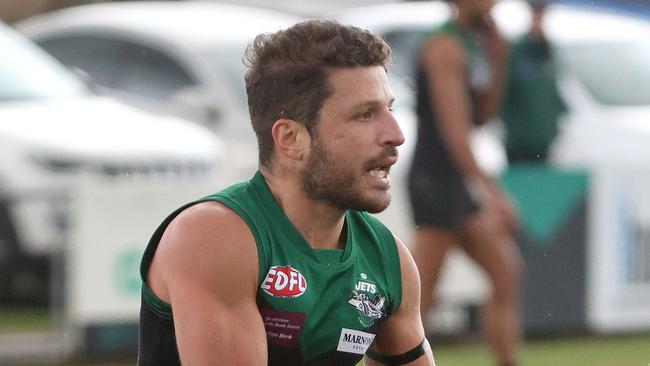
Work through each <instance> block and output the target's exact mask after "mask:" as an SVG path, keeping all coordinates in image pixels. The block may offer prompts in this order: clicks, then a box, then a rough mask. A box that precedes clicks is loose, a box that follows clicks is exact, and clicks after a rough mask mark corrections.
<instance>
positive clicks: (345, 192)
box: [300, 133, 391, 213]
mask: <svg viewBox="0 0 650 366" xmlns="http://www.w3.org/2000/svg"><path fill="white" fill-rule="evenodd" d="M300 179H301V181H302V187H303V189H304V190H305V193H306V194H307V196H308V197H309V198H311V199H314V200H317V201H325V202H328V203H330V204H332V205H333V206H335V207H338V208H340V209H342V210H347V209H352V210H357V211H367V212H370V213H379V212H382V211H383V210H385V209H386V207H388V205H389V204H390V198H391V197H390V192H386V194H385V196H384V197H383V198H381V197H376V198H374V199H373V198H372V197H368V198H364V197H363V196H362V195H361V193H360V192H359V191H358V190H357V187H358V185H359V182H358V177H357V176H356V175H355V174H354V169H353V168H351V167H350V166H347V165H345V162H344V161H339V162H337V161H335V160H334V159H331V158H330V156H329V155H328V153H327V151H326V149H325V148H324V147H323V146H322V144H321V143H320V141H319V139H318V136H317V135H316V133H314V134H313V136H312V146H311V151H310V154H309V160H308V161H307V165H306V166H305V168H304V169H303V170H302V171H301V172H300Z"/></svg>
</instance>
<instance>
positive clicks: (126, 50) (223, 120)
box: [16, 1, 302, 181]
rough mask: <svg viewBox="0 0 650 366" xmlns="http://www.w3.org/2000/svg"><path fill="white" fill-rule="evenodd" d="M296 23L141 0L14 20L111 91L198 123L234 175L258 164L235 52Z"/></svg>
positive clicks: (206, 5) (221, 8) (272, 15)
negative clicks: (221, 148) (219, 143)
mask: <svg viewBox="0 0 650 366" xmlns="http://www.w3.org/2000/svg"><path fill="white" fill-rule="evenodd" d="M301 20H302V18H300V17H298V16H295V15H290V14H286V13H282V12H278V11H272V10H267V9H262V8H256V7H251V6H242V5H236V4H225V3H218V2H209V1H182V2H175V1H173V2H172V1H164V2H163V1H142V2H119V3H118V2H115V3H100V4H90V5H83V6H77V7H72V8H67V9H63V10H59V11H55V12H52V13H48V14H43V15H40V16H35V17H32V18H29V19H26V20H24V21H21V22H19V23H17V24H16V26H17V28H18V29H19V30H21V31H22V32H24V33H25V34H27V35H28V36H29V37H30V38H32V39H33V40H34V41H36V43H38V44H39V45H40V46H41V47H43V48H44V49H46V50H47V51H48V52H50V53H51V54H52V55H54V56H55V57H56V58H57V59H59V60H60V61H61V62H62V63H63V64H65V65H67V66H69V67H74V68H78V69H81V70H82V71H84V72H85V73H87V74H88V75H89V76H90V78H91V79H92V81H93V82H94V83H96V84H98V85H99V86H100V87H102V89H103V91H105V92H107V93H109V94H110V95H113V96H117V97H119V98H120V99H122V100H123V101H126V102H129V103H132V104H135V105H137V106H140V107H144V108H147V109H150V110H153V111H156V112H159V113H164V114H173V115H178V116H182V117H185V118H187V119H190V120H193V121H197V122H199V123H201V124H204V125H207V126H208V127H209V128H211V129H212V130H213V131H214V132H215V133H216V134H217V135H218V136H220V137H221V138H222V140H223V141H224V143H225V145H226V147H227V150H228V151H229V152H230V153H231V156H232V158H231V159H229V161H228V163H229V164H230V165H231V167H232V171H234V172H235V173H234V175H233V176H232V181H237V180H241V179H248V178H250V176H251V175H252V172H253V171H254V170H255V169H256V167H257V143H256V139H255V135H254V133H253V130H252V128H251V125H250V122H249V118H248V103H247V98H246V91H245V85H244V72H245V70H246V69H245V65H244V62H243V54H244V50H245V48H246V46H247V45H248V43H249V42H250V41H252V40H253V38H254V37H255V36H256V35H257V34H259V33H266V32H273V31H276V30H280V29H283V28H287V27H289V26H291V25H292V24H294V23H296V22H299V21H301Z"/></svg>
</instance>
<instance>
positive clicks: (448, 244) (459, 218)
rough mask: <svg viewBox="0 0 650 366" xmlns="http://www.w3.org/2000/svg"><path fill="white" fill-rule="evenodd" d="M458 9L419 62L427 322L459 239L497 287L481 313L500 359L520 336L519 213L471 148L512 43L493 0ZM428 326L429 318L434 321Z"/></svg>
mask: <svg viewBox="0 0 650 366" xmlns="http://www.w3.org/2000/svg"><path fill="white" fill-rule="evenodd" d="M454 3H455V5H456V12H455V16H454V17H453V19H451V20H450V21H448V22H447V23H445V24H443V25H442V26H440V27H439V28H436V29H435V30H433V31H432V32H431V33H430V34H428V36H427V38H426V40H425V41H424V43H423V44H422V47H421V50H420V53H419V56H418V65H417V69H418V72H417V80H416V82H417V114H418V137H417V142H416V147H415V151H414V157H413V163H412V166H411V171H410V173H409V183H408V186H409V194H410V198H411V204H412V208H413V214H414V221H415V225H416V232H415V243H414V245H413V247H412V253H413V257H414V259H415V262H416V264H417V266H418V269H419V271H420V276H421V281H422V282H421V285H422V300H421V312H422V317H423V319H424V322H425V325H426V324H427V322H428V320H429V313H430V311H431V309H432V307H433V305H434V295H435V292H436V291H435V286H436V283H437V282H438V279H439V276H440V269H441V267H442V265H443V261H444V258H445V256H446V254H447V253H448V252H449V250H450V249H451V248H453V247H454V246H460V247H461V248H462V249H463V250H464V251H465V252H466V253H467V255H468V256H469V257H470V258H471V259H473V260H474V261H475V262H476V263H477V264H478V265H479V266H480V267H482V268H483V270H484V271H485V273H486V274H487V276H488V278H489V280H490V282H491V284H492V292H491V295H490V297H489V299H488V301H487V303H486V304H484V306H483V309H482V315H481V322H482V326H483V331H484V334H485V337H486V340H487V341H488V342H489V345H490V346H491V348H492V350H493V352H494V354H495V356H496V359H497V361H498V364H499V365H501V366H506V365H507V366H512V365H515V364H516V360H517V350H518V347H519V344H520V333H521V332H520V323H521V320H520V309H519V307H520V288H519V287H520V276H521V267H522V262H521V256H520V253H519V249H518V247H517V245H516V243H515V241H514V240H513V238H512V233H513V231H514V230H516V229H517V228H518V225H519V224H518V214H517V212H516V210H515V208H514V206H513V204H512V201H511V199H510V197H509V196H508V194H507V193H506V192H504V191H503V190H502V188H501V187H500V186H499V184H498V183H497V182H495V181H494V180H493V179H492V178H491V177H490V176H488V175H487V174H486V173H484V172H483V171H482V170H481V168H480V167H479V165H478V164H477V161H476V160H475V158H474V156H473V155H472V150H471V149H470V144H469V138H470V132H471V129H472V127H473V125H474V123H476V124H483V123H486V122H488V121H489V120H490V119H492V118H494V117H496V116H498V114H499V108H500V106H501V105H502V97H503V91H504V82H505V78H506V76H507V75H506V74H507V62H508V60H507V56H508V49H507V45H506V43H505V41H504V40H503V39H502V38H501V37H500V35H499V34H498V33H497V30H496V27H495V25H494V23H493V21H492V19H491V18H490V15H489V14H490V9H491V8H492V5H493V0H456V1H454ZM428 327H430V325H428Z"/></svg>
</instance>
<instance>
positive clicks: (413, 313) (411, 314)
mask: <svg viewBox="0 0 650 366" xmlns="http://www.w3.org/2000/svg"><path fill="white" fill-rule="evenodd" d="M395 239H396V241H397V247H398V250H399V256H400V267H401V269H402V303H401V305H400V307H399V309H398V310H397V312H396V313H395V314H393V315H392V316H391V317H390V318H389V319H388V320H387V321H386V322H384V324H383V325H382V327H381V329H380V331H379V333H378V334H377V336H376V337H375V341H374V343H373V345H372V349H373V350H374V351H375V352H377V353H379V354H381V355H383V356H396V355H402V354H404V353H406V352H408V351H410V350H412V349H414V348H415V347H417V346H418V345H419V344H420V343H421V342H422V341H424V344H423V346H424V350H425V354H424V355H422V356H420V357H419V358H417V359H416V360H415V361H413V362H409V363H406V364H405V365H413V366H415V365H421V366H431V365H433V366H435V362H434V360H433V354H432V352H431V348H430V347H429V343H428V342H427V340H426V339H425V336H424V328H423V326H422V319H421V318H420V276H419V274H418V270H417V267H416V266H415V262H414V261H413V258H412V257H411V253H410V252H409V251H408V249H407V248H406V246H405V245H404V243H402V242H401V241H400V240H399V239H397V238H395ZM364 362H365V364H366V366H371V365H381V363H377V362H375V361H373V360H371V359H369V358H368V357H366V358H365V360H364Z"/></svg>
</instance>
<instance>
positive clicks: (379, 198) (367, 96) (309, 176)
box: [301, 66, 404, 213]
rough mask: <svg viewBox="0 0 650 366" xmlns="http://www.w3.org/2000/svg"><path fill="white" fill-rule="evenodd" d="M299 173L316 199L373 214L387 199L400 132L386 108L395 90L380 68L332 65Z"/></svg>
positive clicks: (385, 204)
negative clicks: (330, 92) (326, 95)
mask: <svg viewBox="0 0 650 366" xmlns="http://www.w3.org/2000/svg"><path fill="white" fill-rule="evenodd" d="M328 81H329V85H330V87H331V88H332V89H333V90H334V93H333V95H331V96H330V97H329V98H327V99H326V100H325V103H324V104H323V107H322V108H321V111H320V120H319V122H318V124H317V127H316V128H315V131H313V132H312V138H311V148H310V154H309V157H308V160H307V163H306V165H305V167H304V168H303V170H302V172H301V179H302V183H303V188H304V189H305V192H306V193H307V195H308V196H309V197H310V198H312V199H315V200H320V201H326V202H328V203H330V204H332V205H333V206H335V207H337V208H341V209H354V210H361V211H368V212H372V213H377V212H381V211H383V210H384V209H385V208H386V207H388V204H389V203H390V175H389V171H390V167H391V166H392V165H393V164H395V162H396V161H397V146H399V145H401V144H402V143H404V135H402V131H401V129H400V128H399V126H398V124H397V121H396V120H395V119H394V118H393V116H392V113H391V111H390V108H391V105H392V102H393V94H392V92H391V90H390V87H389V85H388V79H387V78H386V72H385V71H384V69H383V68H382V67H380V66H371V67H356V68H342V69H335V70H334V71H332V72H331V73H330V75H329V77H328Z"/></svg>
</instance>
